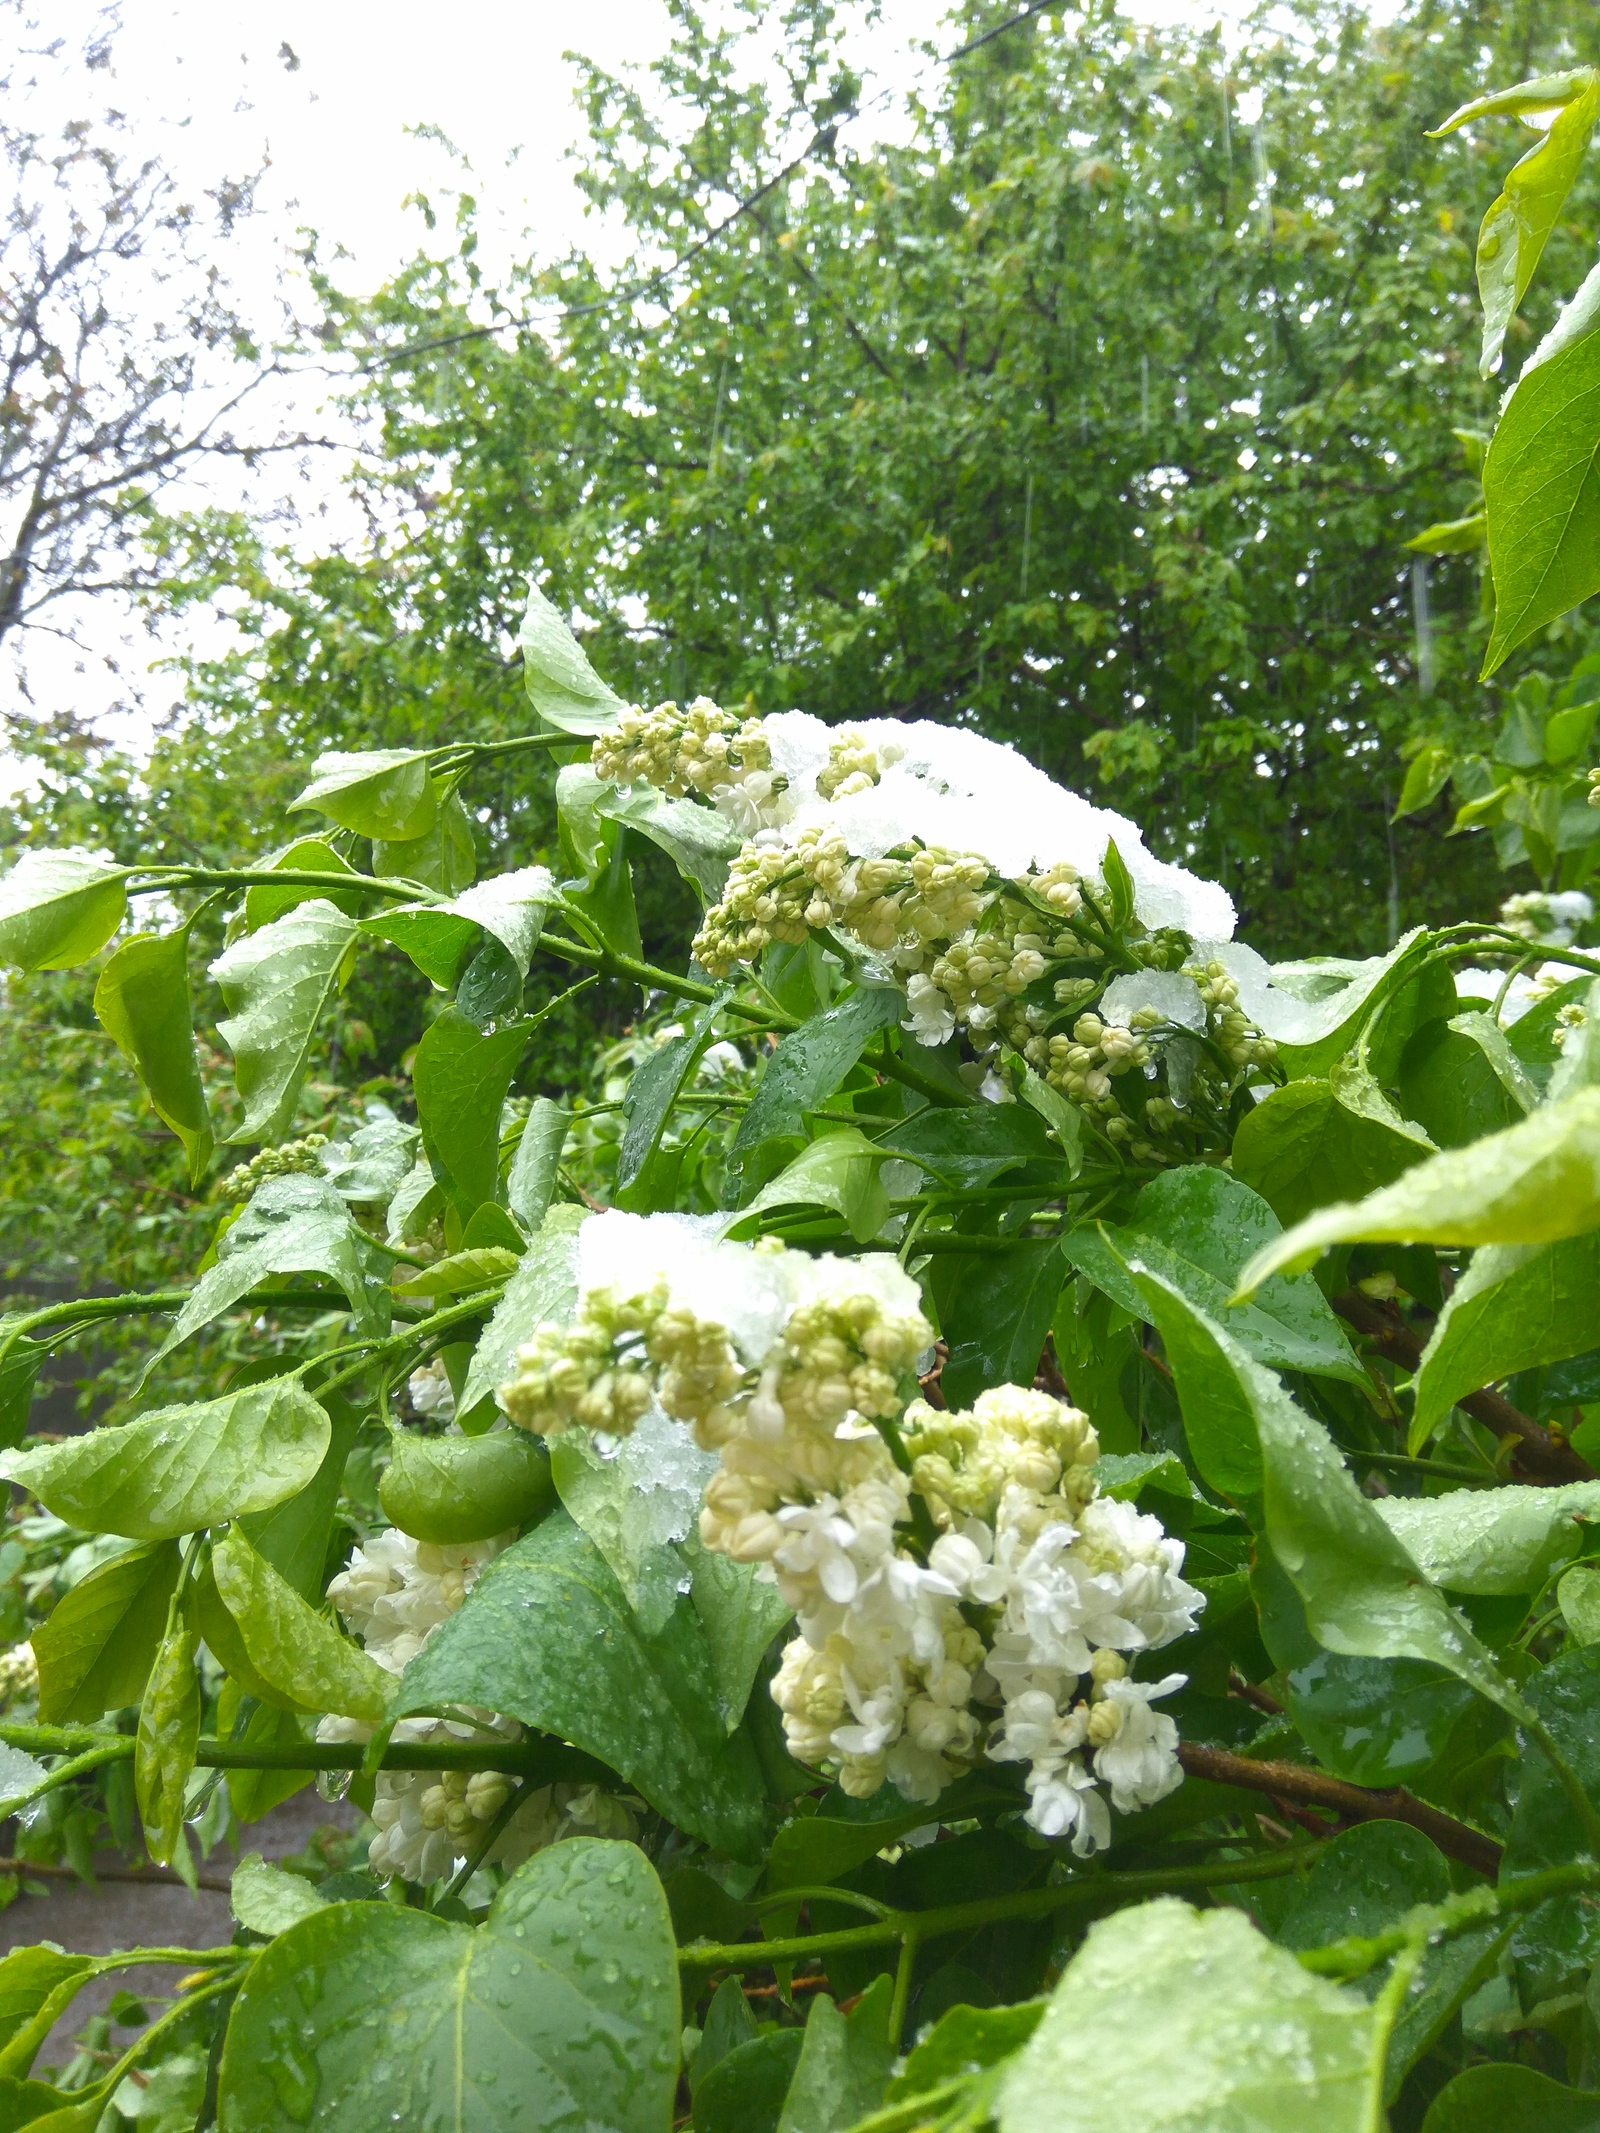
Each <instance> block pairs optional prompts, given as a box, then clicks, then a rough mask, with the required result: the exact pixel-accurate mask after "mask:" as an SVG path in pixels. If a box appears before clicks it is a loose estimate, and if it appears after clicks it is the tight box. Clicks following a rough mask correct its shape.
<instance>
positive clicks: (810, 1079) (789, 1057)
mask: <svg viewBox="0 0 1600 2133" xmlns="http://www.w3.org/2000/svg"><path fill="white" fill-rule="evenodd" d="M905 1004H906V1003H905V995H904V994H903V993H901V992H899V991H898V990H897V989H895V988H893V987H891V986H887V985H868V986H863V987H862V988H861V989H860V990H859V991H856V992H852V993H850V994H849V995H848V996H847V997H846V998H845V999H843V1000H841V1001H840V1002H839V1003H838V1005H837V1006H835V1007H830V1008H829V1009H828V1010H827V1011H826V1013H824V1014H820V1015H814V1016H812V1018H811V1020H810V1021H808V1022H806V1023H803V1024H802V1025H801V1027H800V1028H799V1029H797V1030H791V1031H790V1033H789V1035H788V1036H786V1037H785V1038H783V1039H782V1041H781V1042H780V1043H779V1045H778V1048H777V1050H776V1051H775V1052H773V1053H772V1054H771V1056H770V1057H769V1058H768V1060H767V1063H766V1066H765V1067H764V1069H763V1070H762V1075H761V1079H760V1081H759V1082H758V1083H757V1084H756V1093H755V1096H754V1097H753V1099H752V1100H751V1102H750V1105H749V1107H748V1109H747V1110H746V1112H745V1114H744V1117H743V1118H742V1119H741V1120H740V1122H739V1131H738V1133H737V1134H736V1135H735V1136H734V1142H733V1156H734V1159H735V1161H737V1162H742V1161H743V1160H744V1159H745V1157H747V1156H748V1155H750V1154H751V1153H752V1152H753V1151H754V1150H755V1149H757V1148H759V1147H760V1146H761V1144H762V1142H763V1141H767V1140H773V1139H777V1138H781V1137H784V1136H788V1135H794V1136H795V1137H799V1136H801V1135H803V1134H804V1132H805V1114H806V1112H807V1111H809V1110H812V1109H814V1108H815V1106H816V1105H818V1104H820V1103H822V1102H824V1101H825V1100H826V1099H827V1098H828V1097H829V1096H831V1095H832V1094H833V1092H834V1090H835V1089H837V1088H838V1086H839V1084H840V1083H841V1082H842V1081H843V1080H844V1078H845V1076H846V1075H847V1074H848V1073H849V1071H850V1069H851V1068H852V1067H853V1066H854V1065H855V1063H856V1061H857V1060H858V1059H859V1058H860V1057H861V1054H862V1053H863V1052H864V1051H865V1050H866V1048H867V1046H868V1044H870V1043H871V1041H872V1039H873V1038H874V1037H875V1036H876V1035H877V1033H878V1031H879V1030H883V1029H892V1028H893V1027H894V1025H895V1024H896V1023H897V1022H898V1021H899V1020H900V1017H901V1015H902V1014H903V1013H904V1012H905Z"/></svg>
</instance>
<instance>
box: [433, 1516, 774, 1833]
mask: <svg viewBox="0 0 1600 2133" xmlns="http://www.w3.org/2000/svg"><path fill="white" fill-rule="evenodd" d="M441 1703H475V1704H481V1705H482V1706H483V1707H484V1708H485V1709H487V1710H491V1711H503V1712H505V1713H506V1714H507V1715H508V1716H509V1717H512V1718H519V1719H521V1721H522V1722H523V1724H524V1725H528V1726H535V1727H537V1728H538V1729H539V1730H540V1731H541V1732H545V1733H554V1734H557V1735H559V1736H560V1738H561V1739H563V1740H568V1741H571V1742H572V1743H573V1745H574V1746H575V1747H579V1748H582V1749H584V1750H585V1751H586V1752H587V1753H589V1754H590V1755H594V1756H598V1757H599V1758H600V1760H601V1761H603V1762H606V1763H609V1764H610V1766H611V1768H612V1769H613V1770H615V1771H617V1772H618V1773H619V1774H620V1775H621V1776H622V1777H623V1778H624V1779H625V1780H626V1782H627V1783H628V1784H630V1785H631V1786H632V1787H633V1788H634V1790H635V1791H637V1792H640V1793H642V1794H643V1795H644V1797H645V1798H646V1799H647V1800H648V1801H649V1802H650V1804H651V1805H652V1806H653V1807H656V1808H659V1809H660V1811H661V1812H662V1813H663V1814H664V1815H666V1817H667V1818H668V1820H669V1821H672V1822H674V1823H676V1824H677V1826H678V1827H679V1828H680V1829H683V1830H687V1831H688V1832H689V1833H690V1834H691V1835H693V1836H699V1837H703V1838H704V1839H705V1841H706V1842H707V1843H708V1844H712V1845H715V1846H716V1847H717V1848H718V1849H719V1850H722V1851H726V1852H728V1853H730V1854H731V1855H732V1856H733V1857H735V1858H752V1857H754V1856H756V1855H757V1853H758V1851H759V1847H760V1845H761V1841H762V1822H763V1795H762V1788H761V1780H760V1775H759V1772H758V1770H757V1768H756V1763H755V1757H754V1753H753V1751H752V1750H751V1748H750V1745H749V1743H748V1741H747V1740H746V1739H745V1738H744V1736H743V1734H735V1735H734V1736H733V1738H732V1739H731V1740H730V1739H727V1738H725V1737H724V1733H723V1724H722V1717H721V1711H720V1707H719V1704H718V1699H717V1692H716V1681H715V1675H714V1670H713V1667H712V1663H711V1656H710V1652H709V1650H708V1648H707V1644H706V1638H705V1635H704V1632H703V1631H702V1630H701V1627H700V1624H699V1621H698V1620H697V1618H696V1616H695V1612H694V1608H693V1606H692V1604H691V1602H690V1600H689V1598H688V1596H687V1595H683V1596H680V1601H679V1605H678V1606H677V1608H675V1609H674V1611H673V1614H672V1616H671V1618H670V1619H669V1620H668V1622H667V1624H666V1625H665V1627H664V1628H663V1629H662V1631H661V1632H660V1633H659V1635H656V1636H653V1637H651V1636H646V1635H645V1634H644V1633H643V1631H642V1630H641V1628H640V1626H639V1624H638V1622H637V1621H636V1619H635V1617H634V1614H633V1610H632V1609H631V1608H630V1607H629V1605H628V1603H627V1598H626V1596H625V1594H624V1593H623V1591H622V1588H621V1586H620V1585H619V1584H618V1583H617V1580H616V1578H615V1577H614V1576H613V1575H612V1573H611V1571H610V1570H609V1569H608V1568H607V1566H606V1563H605V1560H604V1558H603V1557H602V1556H601V1554H600V1552H599V1550H598V1549H597V1548H596V1547H595V1545H594V1543H593V1542H592V1541H591V1540H590V1539H589V1538H588V1537H587V1535H586V1534H584V1533H583V1532H582V1531H581V1530H580V1529H579V1528H578V1527H577V1526H576V1525H574V1524H573V1522H572V1521H571V1519H569V1518H568V1517H567V1516H566V1515H565V1513H563V1512H560V1511H554V1512H552V1513H551V1514H550V1516H549V1517H548V1518H547V1519H545V1520H544V1521H543V1523H542V1524H541V1525H538V1526H536V1527H535V1528H534V1530H533V1531H532V1532H531V1533H530V1534H527V1535H526V1536H525V1537H524V1538H523V1539H522V1540H520V1541H518V1542H516V1543H515V1545H514V1546H512V1547H510V1548H508V1549H506V1550H505V1551H504V1553H503V1554H501V1555H498V1556H496V1557H495V1559H494V1561H493V1562H492V1563H491V1564H490V1565H489V1566H488V1568H487V1569H486V1570H485V1571H484V1572H483V1574H482V1576H481V1577H480V1578H479V1579H478V1581H477V1583H476V1584H475V1585H474V1586H473V1588H472V1590H471V1592H470V1593H469V1594H468V1595H467V1599H466V1604H465V1605H464V1606H463V1607H462V1608H461V1609H460V1610H459V1612H458V1613H456V1614H454V1615H452V1616H451V1617H450V1619H449V1620H448V1621H446V1622H444V1623H441V1625H440V1626H439V1628H438V1629H436V1630H435V1631H434V1633H433V1635H432V1636H431V1637H430V1638H429V1639H428V1642H427V1645H426V1646H425V1648H424V1649H423V1650H422V1651H420V1652H419V1653H418V1654H417V1656H416V1658H415V1659H413V1660H412V1661H411V1664H410V1665H409V1666H408V1667H407V1668H406V1671H405V1674H404V1677H403V1679H402V1683H401V1693H400V1697H399V1701H398V1706H397V1708H398V1709H400V1710H401V1711H414V1710H420V1709H422V1708H424V1707H427V1706H432V1705H435V1704H441Z"/></svg>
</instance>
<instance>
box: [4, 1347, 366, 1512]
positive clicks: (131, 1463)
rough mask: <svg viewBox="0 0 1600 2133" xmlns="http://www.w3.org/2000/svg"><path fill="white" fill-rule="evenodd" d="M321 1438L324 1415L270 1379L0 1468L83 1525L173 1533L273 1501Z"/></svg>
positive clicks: (313, 1460) (306, 1475)
mask: <svg viewBox="0 0 1600 2133" xmlns="http://www.w3.org/2000/svg"><path fill="white" fill-rule="evenodd" d="M328 1438H329V1425H328V1417H327V1415H326V1414H325V1413H324V1411H323V1410H322V1408H320V1407H319V1406H318V1405H317V1403H316V1401H315V1400H313V1399H312V1397H311V1395H310V1394H309V1393H308V1392H307V1391H306V1390H305V1389H304V1387H303V1386H302V1385H301V1384H300V1383H299V1382H298V1380H297V1379H294V1378H272V1379H269V1380H268V1382H267V1383H266V1384H264V1385H247V1386H246V1387H245V1388H244V1389H243V1390H242V1391H240V1392H230V1393H225V1394H224V1395H223V1397H222V1398H221V1399H220V1400H205V1401H202V1402H200V1403H199V1404H198V1405H196V1406H193V1407H159V1408H157V1409H155V1410H154V1412H153V1413H150V1414H146V1415H141V1416H140V1417H139V1419H138V1420H137V1421H136V1422H125V1423H123V1424H122V1426H121V1427H120V1428H119V1429H96V1430H91V1431H90V1432H89V1434H88V1435H87V1436H84V1437H68V1438H66V1439H65V1440H64V1441H63V1442H62V1443H60V1444H46V1445H40V1446H39V1447H38V1448H37V1449H36V1450H34V1451H31V1452H7V1453H6V1454H4V1457H3V1460H0V1471H3V1472H4V1473H5V1474H6V1476H7V1477H8V1478H9V1479H10V1480H13V1481H16V1482H19V1483H20V1484H21V1486H22V1487H23V1488H25V1489H31V1490H32V1492H33V1494H34V1495H35V1496H37V1497H38V1499H39V1501H40V1502H41V1503H42V1504H44V1505H45V1506H46V1508H47V1509H49V1510H51V1511H54V1512H55V1514H56V1516H57V1517H58V1518H64V1519H65V1520H66V1521H67V1523H68V1524H69V1525H73V1526H78V1527H80V1528H81V1529H82V1530H83V1531H84V1532H85V1533H125V1534H127V1535H128V1537H129V1538H130V1539H131V1540H143V1541H156V1540H174V1539H176V1538H177V1537H178V1536H179V1535H180V1534H184V1533H195V1532H198V1531H199V1530H200V1528H201V1527H202V1526H215V1525H220V1524H221V1523H222V1522H223V1520H225V1519H228V1518H233V1517H235V1516H236V1515H237V1514H238V1513H239V1512H241V1511H263V1510H266V1509H267V1508H268V1506H269V1505H271V1504H276V1503H282V1502H283V1500H284V1499H285V1497H288V1496H292V1495H293V1494H294V1493H295V1491H296V1490H297V1489H302V1488H304V1487H305V1485H306V1483H307V1482H308V1481H309V1480H310V1479H311V1477H312V1475H313V1474H315V1473H316V1471H317V1468H318V1466H319V1465H320V1464H321V1461H322V1456H323V1453H324V1452H325V1451H326V1450H327V1448H328Z"/></svg>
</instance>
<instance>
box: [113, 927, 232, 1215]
mask: <svg viewBox="0 0 1600 2133" xmlns="http://www.w3.org/2000/svg"><path fill="white" fill-rule="evenodd" d="M94 1011H95V1013H96V1014H97V1015H98V1016H99V1017H100V1020H101V1021H102V1023H104V1025H105V1027H106V1028H107V1029H108V1030H109V1031H110V1033H111V1035H112V1036H113V1037H114V1038H115V1039H116V1043H117V1049H118V1050H119V1051H120V1052H121V1053H122V1056H123V1057H124V1058H125V1059H127V1060H129V1061H130V1062H131V1063H132V1065H133V1066H134V1068H135V1069H136V1070H137V1072H138V1075H139V1078H140V1080H141V1081H143V1083H144V1085H145V1087H146V1089H147V1090H148V1091H149V1092H150V1101H151V1103H152V1104H153V1105H154V1106H155V1110H156V1115H157V1116H158V1117H159V1118H160V1119H161V1120H162V1121H163V1123H164V1124H166V1125H168V1126H170V1127H171V1128H172V1131H173V1132H174V1133H175V1134H176V1135H177V1136H178V1138H179V1140H180V1141H181V1142H182V1143H183V1148H184V1153H185V1154H186V1155H187V1156H188V1158H189V1182H190V1184H191V1185H197V1184H198V1183H199V1181H200V1179H201V1178H202V1177H203V1176H204V1175H205V1168H206V1164H207V1163H208V1162H209V1161H210V1159H211V1149H212V1145H213V1143H212V1135H211V1117H210V1113H209V1112H208V1111H207V1109H206V1092H205V1088H204V1086H203V1084H202V1083H201V1080H200V1065H199V1061H198V1060H197V1059H196V1057H195V1049H194V1014H193V1009H192V1005H191V1002H190V997H189V929H188V927H187V926H183V927H180V929H179V930H178V931H177V932H176V933H166V934H160V933H136V934H135V935H134V937H133V939H132V940H128V941H124V942H123V943H122V945H121V947H120V948H118V949H117V951H116V953H115V954H114V955H113V956H112V957H111V959H110V961H109V962H108V963H107V964H106V966H105V968H104V969H103V970H102V971H101V973H100V977H99V980H98V982H97V983H96V985H95V989H94Z"/></svg>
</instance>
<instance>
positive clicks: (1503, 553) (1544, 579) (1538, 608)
mask: <svg viewBox="0 0 1600 2133" xmlns="http://www.w3.org/2000/svg"><path fill="white" fill-rule="evenodd" d="M1597 457H1600V333H1594V332H1589V333H1586V334H1584V335H1582V336H1581V337H1579V338H1575V339H1570V340H1568V341H1567V343H1566V345H1565V346H1564V347H1562V348H1560V349H1559V350H1558V351H1557V352H1556V353H1555V354H1553V355H1550V356H1549V357H1547V358H1546V360H1544V361H1542V362H1539V363H1536V364H1530V365H1529V367H1528V368H1527V369H1526V370H1524V372H1523V374H1522V377H1521V378H1520V380H1519V381H1518V384H1517V389H1516V391H1515V392H1514V393H1513V394H1512V395H1511V398H1510V401H1509V403H1508V404H1507V406H1506V409H1505V412H1504V414H1502V416H1501V417H1500V424H1499V427H1498V428H1497V429H1496V431H1495V433H1494V441H1493V443H1492V444H1491V445H1490V447H1489V457H1488V459H1487V461H1486V462H1485V465H1484V470H1483V493H1484V500H1485V503H1486V505H1487V507H1488V514H1489V563H1490V568H1491V570H1492V572H1493V575H1494V589H1495V613H1494V631H1493V634H1492V635H1491V637H1490V639H1489V648H1488V650H1487V651H1486V652H1485V654H1484V659H1483V674H1482V676H1481V677H1480V678H1482V679H1484V680H1487V678H1488V677H1489V676H1490V675H1491V674H1493V673H1494V672H1495V670H1496V669H1497V668H1498V667H1499V666H1500V665H1501V664H1502V663H1503V662H1504V660H1505V659H1506V658H1507V657H1508V656H1509V655H1510V654H1511V653H1512V652H1513V651H1515V650H1516V648H1517V646H1518V645H1519V644H1525V643H1526V642H1527V641H1528V639H1529V638H1530V637H1532V636H1534V635H1535V634H1536V632H1538V631H1539V630H1541V629H1543V628H1544V627H1545V625H1546V624H1547V623H1550V622H1554V621H1555V620H1556V619H1557V618H1558V617H1559V616H1561V615H1564V614H1566V612H1567V611H1568V609H1569V608H1574V607H1576V606H1577V605H1578V604H1579V602H1580V601H1582V600H1587V599H1588V597H1589V595H1590V594H1591V593H1592V592H1594V591H1596V589H1600V466H1597V464H1596V461H1597Z"/></svg>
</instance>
